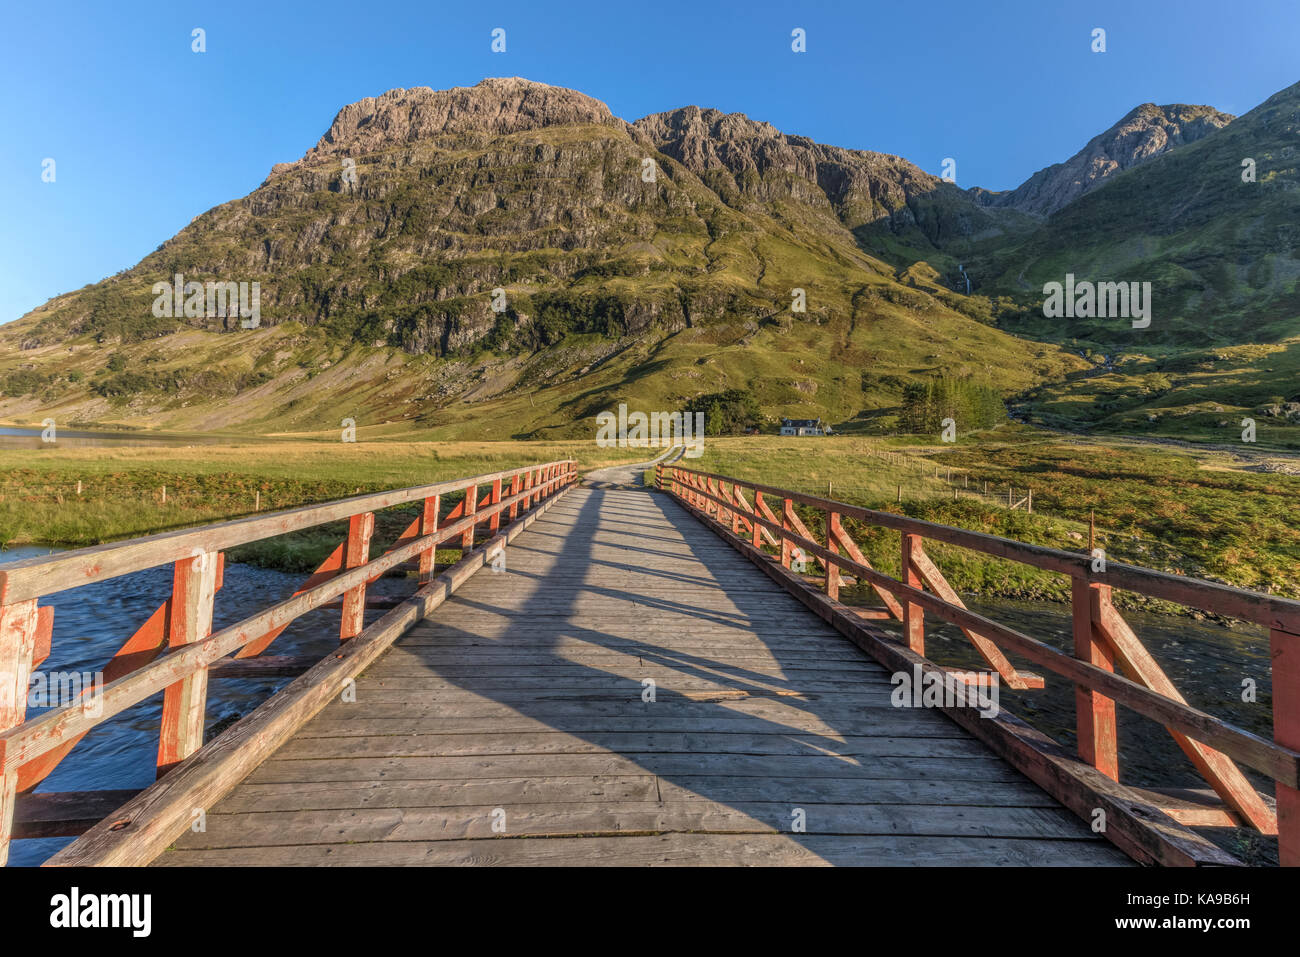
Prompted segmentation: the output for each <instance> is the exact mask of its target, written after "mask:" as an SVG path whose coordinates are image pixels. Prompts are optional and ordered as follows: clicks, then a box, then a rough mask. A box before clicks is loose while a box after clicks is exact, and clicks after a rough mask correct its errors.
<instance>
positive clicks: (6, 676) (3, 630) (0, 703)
mask: <svg viewBox="0 0 1300 957" xmlns="http://www.w3.org/2000/svg"><path fill="white" fill-rule="evenodd" d="M35 654H36V599H34V598H33V599H31V600H29V601H20V602H14V603H13V604H9V605H0V731H8V730H9V729H10V728H16V727H17V726H18V725H20V724H22V723H23V720H24V719H25V718H26V717H27V689H28V686H29V685H30V684H31V675H32V660H33V658H34V657H35ZM3 761H4V746H3V745H0V772H3ZM17 800H18V769H17V768H14V769H13V770H12V771H10V772H8V773H2V774H0V867H4V865H5V862H6V861H8V860H9V841H10V839H11V838H12V837H13V828H14V805H15V804H16V803H17Z"/></svg>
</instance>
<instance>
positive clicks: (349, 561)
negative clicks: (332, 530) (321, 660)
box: [339, 512, 375, 641]
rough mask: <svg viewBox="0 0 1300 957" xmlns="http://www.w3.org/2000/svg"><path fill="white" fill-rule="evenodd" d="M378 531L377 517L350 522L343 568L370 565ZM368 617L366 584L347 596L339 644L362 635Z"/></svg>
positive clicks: (366, 514) (363, 515)
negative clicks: (376, 526)
mask: <svg viewBox="0 0 1300 957" xmlns="http://www.w3.org/2000/svg"><path fill="white" fill-rule="evenodd" d="M374 531H375V513H374V512H362V513H361V514H360V515H353V516H352V517H351V518H350V519H348V540H347V542H345V543H344V546H343V567H344V569H349V568H360V567H361V566H362V565H364V564H366V562H368V561H370V536H371V535H373V534H374ZM365 617H366V583H365V582H362V583H361V584H360V585H357V586H356V587H354V588H349V589H348V590H347V591H345V592H344V593H343V621H342V623H341V624H340V625H339V640H340V641H347V640H348V639H349V638H355V637H356V636H357V635H359V634H361V629H362V628H364V627H365Z"/></svg>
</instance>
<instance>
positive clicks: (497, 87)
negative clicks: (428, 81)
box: [272, 77, 627, 173]
mask: <svg viewBox="0 0 1300 957" xmlns="http://www.w3.org/2000/svg"><path fill="white" fill-rule="evenodd" d="M584 123H590V124H595V125H597V126H610V127H614V128H617V129H624V128H626V127H627V124H626V123H625V122H624V121H623V120H620V119H618V118H617V117H615V116H614V115H613V114H611V113H610V112H609V107H607V106H606V105H605V104H604V103H601V102H600V101H599V100H594V99H592V98H591V97H589V96H585V95H584V94H582V93H579V92H577V91H576V90H566V89H562V88H561V87H555V86H548V85H546V84H545V83H534V82H532V81H531V80H525V79H523V78H521V77H508V78H506V77H491V78H488V79H485V80H482V81H481V82H479V83H477V84H475V85H474V86H472V87H461V86H458V87H454V88H453V89H450V90H432V89H430V88H428V87H416V88H413V89H409V90H389V91H388V92H387V93H385V94H383V95H382V96H373V97H366V98H365V99H363V100H358V101H357V102H355V103H349V104H348V105H347V106H345V107H343V109H341V110H339V113H338V115H337V116H336V117H334V122H333V123H332V124H330V128H329V130H328V131H326V133H325V135H324V136H322V137H321V139H320V142H319V143H317V144H316V145H315V146H314V147H312V148H311V149H310V150H308V151H307V153H306V155H304V156H303V158H302V159H300V160H298V161H296V162H294V163H279V164H276V166H275V167H273V168H272V172H273V173H278V172H284V171H287V170H290V169H295V168H298V167H303V166H312V165H315V164H317V163H320V162H322V161H324V160H327V159H333V158H339V157H344V156H348V157H357V156H362V155H365V154H368V153H375V152H378V151H381V150H387V149H392V148H394V147H400V146H402V145H404V144H412V143H415V142H417V141H419V140H433V139H437V138H440V137H446V136H455V135H459V134H475V133H477V134H485V135H488V136H503V135H507V134H510V133H520V132H523V131H525V130H539V129H542V128H544V127H547V126H570V125H574V124H584Z"/></svg>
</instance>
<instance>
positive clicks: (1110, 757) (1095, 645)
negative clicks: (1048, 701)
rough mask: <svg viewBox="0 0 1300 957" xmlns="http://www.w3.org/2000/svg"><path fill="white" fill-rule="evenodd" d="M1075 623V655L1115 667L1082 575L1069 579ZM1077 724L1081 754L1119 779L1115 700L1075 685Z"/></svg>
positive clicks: (1093, 585) (1098, 586)
mask: <svg viewBox="0 0 1300 957" xmlns="http://www.w3.org/2000/svg"><path fill="white" fill-rule="evenodd" d="M1070 586H1071V605H1072V609H1071V610H1072V612H1073V622H1074V657H1076V658H1078V659H1079V660H1080V661H1086V662H1088V664H1091V665H1096V666H1097V667H1098V668H1105V669H1106V670H1107V671H1114V670H1115V656H1114V654H1113V653H1112V651H1111V648H1110V645H1109V644H1108V643H1107V642H1104V641H1101V640H1099V639H1098V636H1097V634H1096V633H1095V631H1094V629H1093V621H1092V608H1093V600H1094V599H1093V594H1092V590H1093V589H1094V588H1101V587H1102V586H1101V585H1095V584H1091V583H1089V582H1088V580H1087V579H1086V578H1084V577H1083V576H1082V575H1074V576H1072V577H1071V578H1070ZM1074 712H1075V726H1076V728H1077V730H1078V739H1079V757H1081V758H1082V759H1083V760H1085V761H1087V762H1088V763H1089V764H1091V765H1092V766H1093V767H1094V768H1096V769H1097V770H1098V771H1100V772H1101V773H1102V774H1104V775H1106V777H1108V778H1110V779H1111V780H1112V781H1118V780H1119V743H1118V736H1117V731H1116V724H1115V701H1114V699H1113V698H1107V697H1106V696H1105V695H1102V694H1098V693H1097V692H1096V691H1093V690H1091V689H1089V688H1085V687H1083V686H1082V685H1075V686H1074Z"/></svg>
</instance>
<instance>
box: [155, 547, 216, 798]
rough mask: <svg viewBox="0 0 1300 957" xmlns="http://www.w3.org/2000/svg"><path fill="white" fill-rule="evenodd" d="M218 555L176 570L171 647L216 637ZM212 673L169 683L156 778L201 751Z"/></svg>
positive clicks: (169, 619)
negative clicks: (215, 610)
mask: <svg viewBox="0 0 1300 957" xmlns="http://www.w3.org/2000/svg"><path fill="white" fill-rule="evenodd" d="M216 591H217V553H216V552H203V553H202V554H201V555H199V556H196V557H194V558H183V559H181V560H180V561H178V562H177V563H176V565H175V568H174V571H173V572H172V600H171V607H170V609H169V610H168V613H167V646H168V647H169V648H180V647H183V646H185V645H192V644H194V642H196V641H202V640H203V639H205V638H207V637H208V636H209V635H210V634H212V608H213V605H214V604H215V602H216ZM207 703H208V669H207V668H199V669H198V670H197V671H195V672H194V673H193V674H191V675H188V676H187V677H185V678H182V679H181V680H180V681H178V682H176V683H175V684H172V685H168V686H167V689H166V690H165V691H164V692H163V712H162V728H161V730H160V731H159V734H158V767H157V775H158V777H162V776H163V775H164V774H166V773H167V772H168V771H170V770H171V769H172V768H173V767H175V766H176V765H178V764H180V763H181V762H182V761H184V760H185V759H186V758H188V757H189V756H190V755H191V754H193V753H194V752H195V751H197V750H198V749H199V748H201V747H203V719H204V716H205V714H206V713H207Z"/></svg>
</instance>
